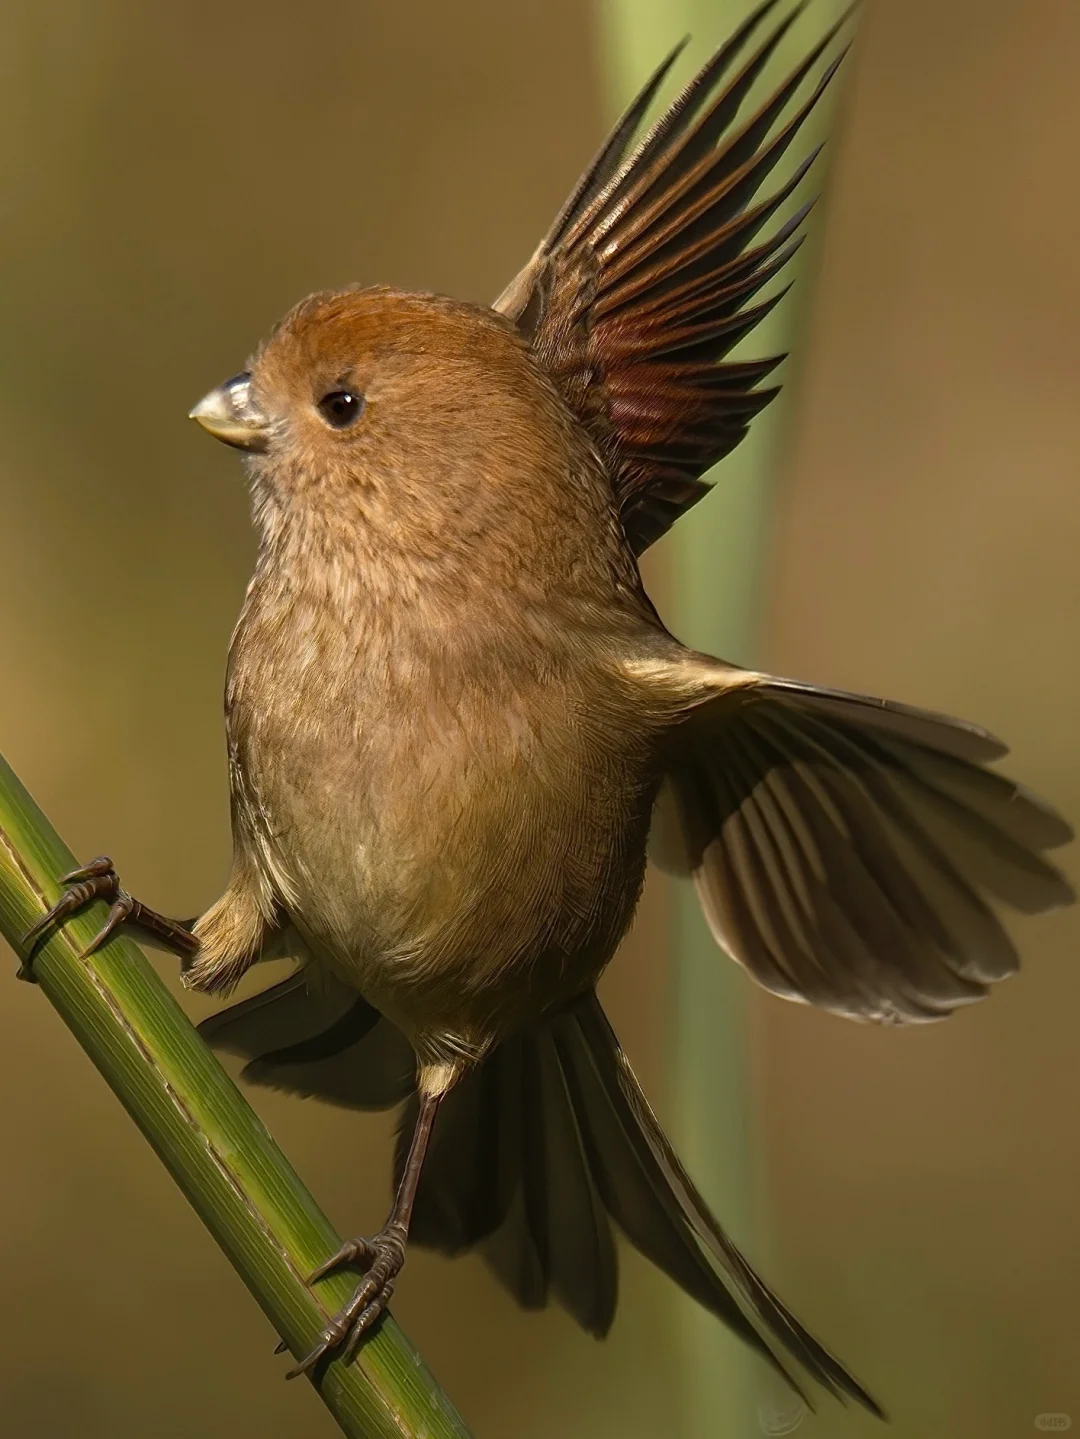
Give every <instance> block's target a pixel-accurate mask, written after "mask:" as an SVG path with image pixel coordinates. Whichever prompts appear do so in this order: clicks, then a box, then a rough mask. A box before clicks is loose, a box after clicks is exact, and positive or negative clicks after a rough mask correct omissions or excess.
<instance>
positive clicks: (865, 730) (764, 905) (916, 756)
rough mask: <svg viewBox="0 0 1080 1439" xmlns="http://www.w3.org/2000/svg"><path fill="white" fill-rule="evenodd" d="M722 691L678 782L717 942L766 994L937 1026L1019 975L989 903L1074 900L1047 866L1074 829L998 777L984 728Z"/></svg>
mask: <svg viewBox="0 0 1080 1439" xmlns="http://www.w3.org/2000/svg"><path fill="white" fill-rule="evenodd" d="M702 673H703V667H702ZM725 684H727V685H730V670H729V668H728V667H722V666H720V665H717V690H718V695H717V698H716V699H714V700H712V701H707V702H706V703H704V704H703V705H702V706H701V708H700V709H699V710H698V712H697V714H696V715H695V716H694V717H693V718H692V720H691V721H690V722H689V723H688V724H687V728H686V732H685V737H684V740H685V742H684V743H683V744H682V745H681V746H680V749H679V754H678V759H677V762H676V764H675V765H674V767H673V769H672V770H671V773H670V775H669V784H670V785H671V786H672V788H673V791H674V796H675V799H676V802H677V805H678V810H679V812H680V815H681V819H682V823H683V838H684V843H685V851H684V866H685V868H686V869H687V870H688V871H689V872H690V873H691V874H693V876H694V879H695V881H696V883H697V888H698V892H699V894H700V896H701V900H702V905H703V907H704V910H705V914H706V917H707V919H708V921H709V925H710V927H711V929H712V931H713V934H714V935H715V937H716V939H717V941H718V943H719V944H720V945H721V946H722V948H724V949H725V950H726V951H727V952H728V953H729V954H730V955H731V956H732V957H733V958H735V959H737V960H738V961H739V962H740V963H742V964H743V965H745V967H746V968H747V969H748V970H749V971H750V973H751V974H752V975H753V976H754V977H755V978H756V979H757V980H758V981H759V982H760V983H761V984H763V985H764V986H765V988H766V989H770V990H772V991H773V993H775V994H781V995H784V996H785V997H787V998H790V999H799V1000H803V1001H804V1002H806V1003H809V1004H814V1005H818V1006H820V1007H821V1008H823V1009H829V1010H832V1011H833V1012H835V1013H838V1014H844V1015H848V1016H850V1017H853V1018H861V1019H876V1020H884V1021H890V1022H893V1023H904V1022H912V1021H920V1020H923V1021H925V1020H933V1019H940V1018H943V1017H944V1016H945V1015H947V1014H949V1013H951V1012H952V1010H954V1009H955V1008H957V1007H958V1006H959V1005H963V1004H968V1003H970V1002H972V1001H973V1000H976V999H979V998H981V997H982V996H983V995H984V994H986V992H987V990H988V988H989V986H990V985H991V984H992V983H993V982H994V981H995V980H999V979H1002V978H1004V977H1005V976H1006V975H1008V974H1011V973H1012V972H1013V971H1014V970H1015V968H1016V966H1017V957H1016V951H1015V949H1014V948H1013V945H1012V942H1011V940H1010V939H1009V936H1008V934H1007V932H1006V930H1005V928H1004V927H1003V925H1002V924H1001V921H1000V920H999V918H998V916H997V915H996V914H995V913H994V910H993V909H992V908H991V906H990V904H989V903H988V900H996V901H999V902H1001V903H1004V904H1005V905H1008V906H1010V907H1012V908H1014V909H1018V910H1021V911H1023V912H1025V913H1029V914H1033V913H1037V912H1039V911H1041V910H1047V909H1053V908H1055V907H1057V906H1059V905H1064V904H1068V903H1070V902H1071V901H1072V899H1073V897H1074V896H1073V891H1072V889H1071V887H1070V885H1069V884H1068V882H1067V880H1066V879H1065V878H1064V877H1063V876H1062V875H1061V874H1060V873H1059V871H1058V870H1057V869H1056V868H1055V867H1054V866H1053V865H1052V864H1050V863H1049V862H1048V861H1047V860H1046V859H1045V858H1044V855H1043V851H1044V850H1048V849H1054V848H1056V847H1057V846H1059V845H1062V844H1065V843H1067V842H1068V840H1069V839H1070V838H1071V837H1072V831H1071V830H1070V828H1069V826H1068V824H1067V823H1066V822H1065V821H1064V820H1063V819H1062V818H1061V817H1060V815H1058V814H1057V813H1056V812H1055V811H1054V810H1053V809H1051V807H1050V806H1049V805H1048V804H1046V803H1045V802H1044V801H1042V800H1040V799H1039V798H1037V797H1036V796H1035V795H1033V794H1031V793H1029V792H1028V791H1027V790H1025V789H1023V788H1022V787H1021V786H1020V785H1017V784H1014V783H1013V782H1012V781H1011V780H1009V779H1007V778H1006V777H1005V776H1004V775H1002V774H1000V773H998V772H997V771H996V770H993V769H988V768H987V767H986V764H987V761H992V760H995V759H997V758H998V757H999V756H1001V755H1003V754H1004V753H1005V746H1004V745H1003V744H1001V743H1000V741H998V740H996V739H994V737H993V736H991V735H988V734H987V733H986V732H985V731H984V730H980V729H977V728H976V727H975V726H973V725H967V724H964V723H962V722H961V721H959V720H954V719H950V718H948V717H946V716H944V715H939V714H934V713H931V712H929V711H926V710H919V709H914V708H912V707H911V706H909V705H902V704H894V703H891V702H886V701H884V700H876V699H868V698H866V697H864V696H862V695H852V694H844V693H841V692H840V691H836V690H823V689H816V688H814V687H812V686H810V685H803V684H799V683H797V682H795V681H792V680H779V679H774V678H771V677H769V676H765V675H757V676H754V677H753V678H752V680H751V681H750V682H749V683H746V682H744V683H742V684H741V685H740V686H738V687H737V688H728V689H727V690H726V691H724V689H723V686H724V685H725ZM669 857H670V851H669Z"/></svg>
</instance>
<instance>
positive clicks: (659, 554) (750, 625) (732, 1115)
mask: <svg viewBox="0 0 1080 1439" xmlns="http://www.w3.org/2000/svg"><path fill="white" fill-rule="evenodd" d="M596 3H597V6H598V19H599V21H600V29H601V40H602V50H603V62H604V68H605V71H606V75H607V79H608V82H609V90H610V93H611V97H612V105H611V107H610V108H611V110H612V112H613V113H614V112H617V111H619V110H621V109H622V108H623V106H624V105H625V104H626V103H627V102H628V101H629V99H630V98H631V97H632V96H633V95H634V94H636V93H637V91H638V90H639V89H640V87H641V85H642V84H643V83H644V81H645V79H646V77H647V76H648V75H650V74H651V73H652V71H653V70H654V69H655V67H656V66H657V65H658V64H659V62H660V60H661V59H662V58H663V56H664V55H665V54H667V53H668V51H669V50H670V49H671V48H672V46H673V45H674V44H676V42H677V41H679V40H681V39H682V38H683V37H684V36H686V35H687V34H689V35H690V36H691V37H692V44H691V45H690V47H689V50H688V53H687V55H686V56H684V58H683V59H682V60H681V61H680V62H679V71H678V75H679V77H681V79H680V81H679V83H681V82H682V80H686V79H689V77H690V76H691V75H692V74H693V73H694V69H695V66H696V65H698V64H702V63H703V62H704V61H705V59H706V58H707V56H708V55H710V54H711V53H712V51H713V50H714V49H715V48H716V47H717V46H718V45H719V44H721V43H722V42H723V41H724V40H726V39H727V38H728V36H729V35H731V34H732V33H733V32H734V31H735V29H736V28H737V27H738V26H739V25H740V24H742V22H743V21H744V20H745V19H746V18H747V16H748V15H749V13H750V11H751V10H752V9H753V8H754V4H755V0H668V3H667V4H664V5H659V4H657V3H656V0H596ZM846 3H847V0H819V3H818V4H817V5H815V6H813V7H812V9H811V11H810V13H809V14H808V16H807V17H806V21H805V22H804V23H803V24H797V25H795V26H793V27H792V30H791V31H790V32H789V34H788V35H787V36H785V38H784V40H783V42H782V43H781V45H780V46H779V48H778V50H777V52H776V54H775V55H774V57H773V59H772V61H771V62H770V65H769V68H768V73H767V75H766V76H765V77H763V79H762V80H761V81H760V82H759V88H758V90H757V91H756V92H755V95H756V97H757V98H755V99H751V100H750V101H749V102H748V104H747V105H746V107H745V108H746V114H750V113H752V111H753V108H754V106H755V104H756V103H758V100H759V99H761V98H764V96H765V95H766V94H768V93H769V91H770V90H771V89H772V88H773V86H775V85H776V84H778V83H779V81H780V78H781V77H782V76H783V75H784V74H785V71H786V70H787V69H788V68H791V67H793V66H794V65H795V64H796V63H798V62H799V61H800V60H801V59H802V58H803V57H804V55H805V54H806V53H807V52H808V51H809V49H810V47H811V46H812V45H813V43H814V42H815V41H816V39H817V38H818V37H819V36H820V35H821V34H822V32H823V31H824V30H825V29H826V27H827V26H828V25H829V24H831V23H832V22H834V21H835V20H837V19H838V18H839V17H840V15H841V14H842V13H843V11H844V9H845V7H846ZM794 8H795V6H794V4H792V5H782V6H780V8H779V10H778V13H777V16H776V18H777V19H778V18H779V16H780V15H781V14H783V13H785V12H787V11H789V10H791V9H794ZM767 28H768V27H766V30H767ZM763 33H764V32H763ZM833 103H834V97H829V98H828V99H827V100H826V102H825V103H824V104H822V105H820V106H819V107H818V109H817V110H816V111H815V114H814V115H813V117H812V118H811V120H810V121H809V123H808V124H807V125H806V126H805V127H804V130H803V132H802V136H801V141H800V144H799V145H798V146H796V147H794V150H795V153H794V154H793V155H792V156H791V157H789V159H788V161H787V162H786V168H784V169H783V170H782V171H778V172H777V175H776V176H775V177H774V179H775V180H776V181H779V178H780V176H781V174H787V173H788V172H789V170H790V169H791V168H792V167H793V166H794V165H795V163H797V160H798V159H800V158H801V157H802V156H803V155H805V154H807V153H809V151H810V149H811V148H812V146H813V145H814V144H815V143H817V142H819V141H820V140H823V139H824V138H825V136H826V134H827V133H828V129H829V121H830V117H831V113H832V106H833ZM743 118H744V117H743ZM823 183H824V174H823V166H822V162H821V161H820V160H819V161H818V163H817V165H815V167H814V170H813V172H812V174H811V177H810V180H809V182H807V183H806V184H804V186H803V187H802V193H801V194H800V195H799V196H798V197H796V198H794V199H793V200H792V201H791V203H790V205H789V207H788V209H789V210H793V209H794V208H795V206H796V204H797V203H799V201H800V200H801V199H803V198H806V197H807V196H808V195H809V194H813V193H814V192H815V191H820V189H821V187H822V185H823ZM784 213H785V214H786V213H787V211H785V212H784ZM782 219H783V215H780V216H777V217H776V220H775V221H774V225H776V224H779V223H780V222H781V220H782ZM813 228H814V226H813V225H811V226H810V229H811V232H812V231H813ZM767 233H768V231H767V230H766V231H764V232H763V234H762V236H761V237H759V238H764V235H765V234H767ZM812 249H813V246H812V245H808V246H807V247H805V250H804V253H803V255H800V256H799V257H798V258H797V259H796V260H795V262H794V263H792V264H790V265H789V266H788V268H787V271H786V273H785V277H784V281H785V283H786V282H787V281H789V280H791V279H792V278H796V277H798V281H799V282H798V283H797V284H796V287H795V294H794V295H792V296H790V297H789V298H788V299H787V300H786V301H785V302H784V303H783V304H782V305H780V306H778V308H777V309H776V310H775V311H774V312H773V313H772V314H771V315H770V316H768V317H767V319H766V320H765V321H764V323H762V324H761V325H759V326H758V327H757V328H756V329H755V330H754V331H753V332H752V334H751V335H750V336H749V337H748V338H747V340H746V341H745V342H744V345H743V346H742V347H741V348H740V350H739V351H738V352H737V355H736V357H738V358H742V357H745V358H750V357H760V356H762V355H775V354H783V353H785V352H787V351H788V350H790V349H791V348H792V346H793V344H795V343H796V341H797V332H798V331H799V329H800V328H801V325H800V322H801V321H802V319H803V316H804V314H805V310H806V292H807V289H808V285H807V280H808V278H809V276H808V275H807V271H808V269H810V268H811V267H810V266H808V265H807V264H806V260H805V253H806V251H812ZM780 378H781V380H782V383H783V385H784V390H783V393H782V395H781V398H780V399H779V400H778V401H777V402H775V403H774V404H772V405H770V406H769V408H768V410H766V411H765V413H764V414H763V415H760V416H758V418H757V419H755V421H754V423H753V424H752V425H751V427H750V432H749V434H748V435H747V437H746V438H745V439H744V440H743V441H742V443H741V444H740V445H739V446H738V448H737V449H736V450H734V451H733V453H732V454H730V455H728V456H727V457H726V458H725V459H724V460H722V461H721V463H720V465H719V467H718V468H717V470H716V472H715V473H714V474H713V475H711V476H710V478H711V479H714V480H715V481H716V489H715V492H714V493H713V494H712V495H710V496H709V497H708V498H707V499H706V500H704V501H703V502H702V503H701V504H700V505H698V506H697V507H696V508H695V509H694V511H693V512H692V514H691V515H689V516H688V517H687V518H686V519H685V520H683V521H681V522H680V523H679V524H678V525H677V526H676V527H675V529H674V531H673V532H672V534H671V535H670V536H668V537H667V538H666V539H664V540H662V541H661V542H660V544H659V545H658V546H657V549H656V556H655V562H657V563H660V564H663V565H664V566H665V567H666V573H665V576H664V578H668V577H670V578H669V580H668V584H667V589H668V592H669V595H670V603H669V605H668V606H666V607H665V608H667V609H669V610H670V611H671V622H672V627H673V629H674V630H675V633H676V634H677V635H678V636H679V638H680V639H682V640H683V641H685V642H686V643H687V644H690V645H694V646H695V647H697V648H699V649H702V650H706V651H707V652H708V653H710V654H715V655H721V656H723V658H724V659H727V660H731V661H733V662H735V663H736V664H743V665H753V664H754V662H755V657H756V651H757V648H758V645H757V631H758V625H759V619H760V613H761V607H762V606H761V601H762V569H763V558H764V551H765V544H766V538H767V529H768V519H769V508H770V501H771V498H772V491H773V483H774V479H775V475H776V470H777V458H778V451H779V450H780V449H781V447H782V442H783V433H784V428H785V424H786V420H787V416H788V414H789V403H790V394H791V388H792V387H791V380H792V374H791V366H790V364H788V365H785V366H784V368H783V370H782V371H781V374H780ZM769 383H770V384H771V383H772V380H770V381H769ZM672 908H673V913H672V939H673V947H674V950H675V955H676V964H675V974H674V984H673V1010H674V1044H673V1048H672V1058H671V1073H672V1091H673V1095H674V1100H675V1102H674V1111H675V1116H674V1117H675V1124H674V1126H673V1127H674V1133H675V1137H676V1139H677V1141H678V1145H679V1149H680V1152H681V1153H682V1156H683V1158H684V1159H685V1160H686V1162H687V1163H688V1164H689V1166H690V1168H691V1170H692V1172H693V1174H694V1176H695V1178H696V1179H697V1181H698V1183H699V1184H700V1185H701V1187H702V1189H703V1190H704V1192H705V1194H706V1195H707V1196H708V1198H709V1200H710V1203H711V1204H712V1206H713V1208H714V1209H715V1210H716V1212H717V1214H718V1215H720V1216H721V1218H722V1220H723V1222H724V1224H725V1226H727V1227H729V1228H730V1229H731V1230H732V1231H733V1233H734V1235H735V1237H736V1238H737V1239H738V1240H739V1242H740V1243H742V1244H743V1245H745V1246H746V1247H747V1248H749V1249H750V1250H751V1251H752V1252H756V1253H758V1254H760V1253H761V1251H762V1250H764V1249H765V1248H767V1242H765V1243H763V1240H764V1241H767V1226H766V1225H765V1224H762V1222H761V1219H760V1216H759V1213H758V1212H757V1209H758V1207H757V1205H756V1204H755V1202H754V1201H755V1199H756V1198H757V1196H756V1195H755V1182H754V1179H755V1176H754V1164H753V1146H752V1143H751V1138H750V1123H751V1120H752V1097H751V1094H750V1074H749V1071H750V1068H751V1057H750V1054H749V1052H748V1050H749V1047H748V1027H749V1026H748V1020H749V1015H748V984H747V980H746V976H745V975H744V974H743V973H742V971H741V970H739V969H738V968H737V966H736V965H734V964H732V963H731V961H730V960H728V959H726V958H725V956H724V955H722V954H721V953H720V951H719V949H718V948H717V945H716V943H715V941H714V940H713V938H712V936H711V935H710V934H709V931H708V927H707V925H706V923H705V919H704V916H703V915H702V912H701V906H700V904H699V903H698V900H697V897H696V895H695V894H694V893H693V892H692V891H691V890H690V888H689V886H685V885H684V886H680V887H679V889H678V890H677V891H676V894H675V898H674V902H673V906H672ZM677 1302H678V1303H679V1319H680V1324H679V1327H680V1337H681V1342H680V1357H681V1359H682V1366H683V1373H682V1376H681V1380H682V1382H681V1384H680V1394H681V1400H682V1405H683V1412H682V1415H681V1423H682V1428H681V1431H680V1432H683V1433H685V1434H687V1435H698V1434H709V1433H725V1434H726V1433H728V1432H731V1433H739V1434H742V1433H744V1432H750V1426H751V1425H752V1424H754V1423H756V1422H757V1418H758V1412H759V1406H760V1405H761V1404H762V1403H766V1404H767V1403H768V1402H769V1394H770V1392H771V1389H772V1385H773V1381H772V1379H771V1377H769V1376H767V1375H765V1374H764V1372H763V1371H762V1370H761V1369H760V1368H759V1367H757V1366H755V1365H754V1361H752V1360H751V1358H750V1356H749V1355H748V1354H747V1353H746V1352H745V1351H743V1350H742V1349H741V1348H736V1347H735V1345H734V1343H733V1342H731V1341H730V1340H729V1339H727V1338H725V1337H724V1336H722V1335H721V1334H720V1333H719V1331H718V1329H717V1326H716V1321H715V1320H714V1319H713V1317H712V1316H711V1315H709V1314H707V1313H706V1312H705V1311H704V1310H703V1309H701V1308H699V1307H698V1306H697V1305H695V1304H693V1303H692V1302H691V1301H690V1300H683V1299H681V1298H680V1300H679V1301H677Z"/></svg>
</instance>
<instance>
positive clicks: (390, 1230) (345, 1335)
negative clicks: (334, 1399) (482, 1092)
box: [287, 1090, 446, 1379]
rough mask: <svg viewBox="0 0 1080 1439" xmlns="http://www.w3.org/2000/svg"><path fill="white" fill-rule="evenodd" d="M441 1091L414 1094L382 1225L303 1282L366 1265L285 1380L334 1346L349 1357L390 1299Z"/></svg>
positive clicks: (349, 1244) (349, 1243) (346, 1245)
mask: <svg viewBox="0 0 1080 1439" xmlns="http://www.w3.org/2000/svg"><path fill="white" fill-rule="evenodd" d="M445 1092H446V1091H445V1090H443V1091H442V1092H440V1093H438V1094H421V1095H420V1112H419V1113H418V1114H417V1116H416V1127H415V1129H414V1130H413V1136H412V1143H411V1144H410V1145H409V1155H408V1158H407V1159H406V1161H405V1170H404V1173H403V1174H402V1176H401V1183H400V1184H399V1185H398V1190H397V1194H396V1196H395V1197H394V1204H393V1208H392V1209H391V1210H390V1214H389V1216H388V1218H387V1221H386V1223H385V1224H384V1225H383V1227H382V1229H381V1230H380V1231H379V1233H378V1234H376V1235H374V1236H373V1238H371V1239H349V1240H346V1242H345V1243H344V1244H343V1245H342V1246H341V1248H340V1249H339V1250H338V1252H337V1253H336V1254H335V1255H334V1256H333V1258H331V1259H328V1260H327V1261H326V1263H325V1264H320V1265H319V1267H318V1269H316V1271H315V1273H314V1274H313V1275H312V1276H311V1278H310V1280H309V1281H308V1283H309V1284H314V1282H315V1280H316V1279H322V1278H323V1276H324V1275H327V1274H330V1273H332V1272H333V1271H334V1270H335V1269H339V1268H341V1267H342V1266H343V1265H346V1264H359V1265H362V1266H363V1267H364V1268H365V1269H366V1270H367V1275H366V1277H365V1279H364V1281H363V1283H362V1284H361V1285H360V1286H359V1288H358V1289H357V1291H356V1293H355V1294H354V1295H353V1297H352V1298H351V1299H350V1300H349V1302H348V1303H347V1304H346V1305H345V1307H344V1308H343V1309H341V1310H340V1311H339V1312H338V1313H337V1314H335V1315H334V1317H333V1319H331V1321H330V1323H329V1324H328V1325H327V1326H326V1328H325V1329H324V1330H323V1332H322V1337H321V1338H320V1340H319V1342H318V1344H316V1346H315V1348H314V1349H313V1350H312V1351H311V1353H310V1354H308V1355H307V1356H306V1357H305V1358H304V1359H302V1360H301V1361H300V1363H299V1364H297V1366H296V1368H295V1369H291V1370H290V1371H289V1374H288V1376H287V1377H288V1378H289V1379H295V1378H296V1376H297V1375H298V1374H306V1373H308V1372H309V1370H311V1369H314V1367H315V1365H316V1364H318V1362H319V1361H320V1359H322V1358H323V1357H324V1356H325V1355H327V1354H329V1353H330V1352H331V1351H333V1350H340V1351H341V1354H342V1357H343V1358H344V1359H346V1360H348V1359H350V1358H351V1357H352V1355H353V1354H354V1353H355V1352H356V1348H357V1346H358V1345H359V1343H360V1340H361V1339H362V1338H363V1337H364V1335H365V1334H366V1333H367V1331H368V1330H369V1329H370V1328H371V1326H372V1325H373V1324H374V1323H375V1321H376V1320H377V1319H378V1317H379V1315H380V1314H382V1313H383V1311H384V1310H385V1309H386V1307H387V1305H388V1304H389V1303H390V1296H391V1295H392V1294H393V1292H394V1280H395V1279H396V1278H397V1275H398V1274H399V1273H400V1271H401V1266H402V1265H403V1264H404V1263H405V1246H406V1244H407V1243H408V1238H409V1221H410V1219H411V1218H412V1209H413V1201H414V1199H415V1198H416V1186H417V1184H418V1183H419V1182H420V1171H421V1169H422V1168H423V1166H424V1155H425V1154H426V1153H427V1147H428V1141H429V1140H430V1139H431V1128H432V1125H433V1124H434V1123H435V1115H436V1113H437V1112H438V1108H439V1104H440V1103H441V1101H442V1097H443V1094H444V1093H445Z"/></svg>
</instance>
